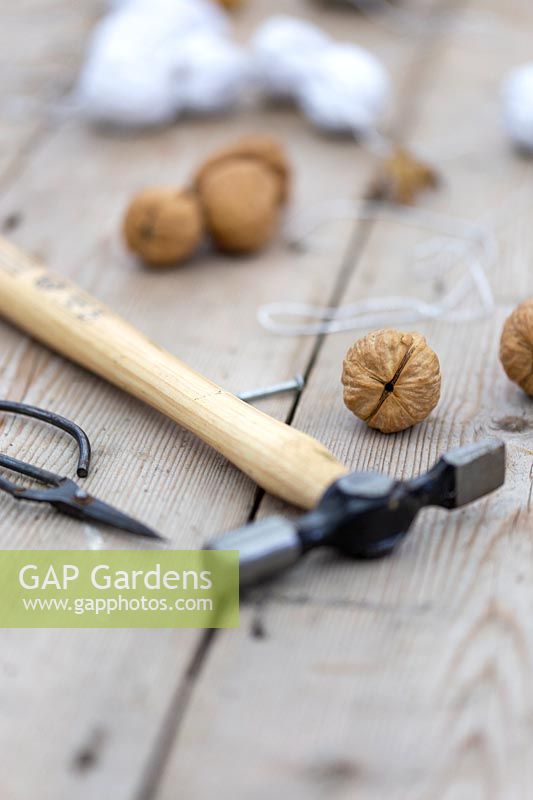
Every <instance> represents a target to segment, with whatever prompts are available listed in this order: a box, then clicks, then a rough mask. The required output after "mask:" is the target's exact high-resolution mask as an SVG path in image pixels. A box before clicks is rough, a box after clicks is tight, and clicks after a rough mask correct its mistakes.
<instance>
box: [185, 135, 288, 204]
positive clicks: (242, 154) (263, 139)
mask: <svg viewBox="0 0 533 800" xmlns="http://www.w3.org/2000/svg"><path fill="white" fill-rule="evenodd" d="M231 158H246V159H250V160H253V161H261V162H263V163H264V164H265V165H266V166H268V167H269V168H270V169H271V170H273V171H274V172H275V173H276V175H277V176H278V178H279V182H280V200H281V201H282V202H286V201H287V198H288V195H289V182H290V172H291V170H290V166H289V162H288V161H287V156H286V155H285V152H284V150H283V148H282V146H281V145H280V143H279V142H278V141H277V140H276V139H273V138H272V136H261V135H259V134H252V135H250V136H243V137H242V138H241V139H238V140H237V141H236V142H234V144H231V145H228V146H227V147H224V148H221V149H220V150H218V151H217V152H215V153H214V155H212V156H211V157H210V158H208V159H207V161H204V163H203V164H202V166H201V167H200V169H199V170H198V172H197V174H196V179H195V183H196V188H197V189H198V191H201V187H202V181H203V179H204V178H205V177H206V175H208V173H209V172H210V170H211V169H212V167H214V166H216V165H219V164H221V163H222V162H223V161H227V160H228V159H231Z"/></svg>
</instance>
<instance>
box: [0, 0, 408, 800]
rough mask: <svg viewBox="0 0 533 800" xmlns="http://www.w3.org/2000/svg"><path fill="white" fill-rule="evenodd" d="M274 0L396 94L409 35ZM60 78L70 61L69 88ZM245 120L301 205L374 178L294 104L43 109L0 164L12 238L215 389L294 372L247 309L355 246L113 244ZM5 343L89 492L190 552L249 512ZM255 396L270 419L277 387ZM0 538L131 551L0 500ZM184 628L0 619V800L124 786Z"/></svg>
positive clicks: (158, 431)
mask: <svg viewBox="0 0 533 800" xmlns="http://www.w3.org/2000/svg"><path fill="white" fill-rule="evenodd" d="M280 7H281V8H284V9H285V10H291V11H294V10H297V11H300V12H302V13H303V14H305V15H307V16H309V17H310V18H312V19H316V20H318V21H319V22H324V25H325V26H329V27H330V30H332V32H337V33H340V32H345V31H346V27H347V21H348V20H349V25H350V27H351V28H352V31H351V33H350V36H353V37H354V38H355V37H356V38H357V39H358V41H360V42H361V43H362V44H366V45H367V46H369V47H371V48H372V49H374V50H376V52H378V54H379V55H380V56H382V57H383V58H384V59H385V60H386V61H387V64H388V66H389V68H390V69H391V71H392V72H393V73H394V76H395V80H396V82H397V84H398V90H399V91H401V86H402V82H403V81H404V79H405V78H406V75H407V74H408V66H409V64H410V63H411V60H412V54H411V52H410V47H409V45H408V43H405V42H401V43H398V42H396V41H395V39H394V37H391V36H387V35H385V34H383V32H382V31H380V30H379V29H377V28H375V27H374V26H373V25H371V24H369V23H365V22H363V21H361V20H359V19H358V18H357V17H351V16H350V17H347V16H346V14H345V13H342V12H340V11H339V12H335V13H328V14H326V13H325V12H324V11H323V10H320V11H319V10H318V9H315V8H313V7H312V6H310V5H308V4H307V3H305V2H303V0H301V2H290V1H289V0H285V2H284V3H282V4H280ZM269 11H270V5H269V4H268V3H267V2H266V0H265V1H264V2H258V1H256V2H254V3H250V4H249V6H248V8H247V9H246V10H245V12H244V13H243V15H242V16H241V17H239V21H238V27H239V35H240V36H241V37H242V38H243V39H244V38H246V36H247V34H248V32H249V31H250V30H252V29H253V28H254V27H255V25H256V24H257V22H258V21H259V20H260V19H261V18H263V17H265V16H266V15H267V14H268V13H269ZM26 23H27V18H26V17H25V16H24V15H22V14H21V15H20V16H19V17H18V18H17V19H15V21H14V23H13V25H14V27H13V29H12V32H13V35H15V33H16V31H15V28H16V25H17V24H18V26H19V30H22V29H23V28H24V27H25V25H26ZM21 35H22V34H20V33H19V38H20V36H21ZM77 46H78V47H79V46H80V42H79V40H78V45H77ZM67 72H68V70H67ZM72 78H73V75H72V74H71V73H70V72H69V74H68V75H67V74H65V75H64V77H63V80H64V83H65V85H66V84H67V83H69V82H71V81H72ZM257 129H259V130H263V131H265V130H270V131H272V132H273V133H276V135H278V136H279V137H280V138H282V139H283V140H285V141H286V143H287V147H288V150H289V153H290V155H291V159H292V160H293V162H294V166H295V174H296V176H297V180H296V187H295V198H294V201H293V208H294V210H295V211H299V210H300V209H301V208H302V207H303V208H306V207H307V206H308V204H309V201H310V198H311V200H312V202H313V203H315V202H318V201H321V202H326V203H327V202H329V201H333V200H334V199H336V198H338V197H339V195H342V194H344V195H346V196H348V195H351V194H353V193H354V192H355V193H356V194H357V193H360V192H361V190H362V188H363V187H364V186H365V185H366V183H367V182H368V178H369V175H370V173H371V170H372V163H371V161H370V160H369V159H368V156H367V154H366V153H364V152H363V151H362V150H361V149H360V148H358V147H357V146H356V145H355V144H353V143H350V142H346V143H344V144H340V143H338V142H336V141H331V140H329V141H328V140H324V139H322V138H320V137H319V136H317V135H316V134H315V133H314V132H313V131H312V130H311V129H310V127H309V126H307V125H306V124H305V123H304V122H303V120H302V119H300V118H299V117H298V116H297V115H296V114H294V113H292V112H289V111H279V112H273V111H263V112H257V111H249V112H248V113H243V114H241V115H236V116H235V117H231V118H228V119H224V120H222V119H221V120H218V121H209V122H192V121H191V122H187V123H185V122H182V123H180V124H178V125H177V126H176V127H174V128H171V129H167V130H165V131H158V132H153V133H151V134H144V135H138V136H134V137H127V138H122V137H121V138H117V137H104V136H102V135H101V134H98V133H97V132H95V131H93V130H91V129H89V128H87V126H85V125H83V124H81V123H80V122H78V121H76V120H67V121H63V122H61V121H60V120H55V121H54V122H53V124H52V125H51V127H50V130H49V131H48V132H47V133H46V135H43V136H41V137H40V138H39V140H38V141H37V142H35V143H34V145H33V147H32V148H31V150H28V149H26V150H25V151H24V152H23V154H22V157H20V158H19V161H18V163H17V164H16V170H15V171H14V172H12V173H11V174H9V173H8V174H7V177H6V178H5V180H4V184H3V191H2V195H1V197H0V219H1V218H3V219H9V218H13V216H14V215H18V216H17V219H18V224H17V225H15V226H10V227H11V228H12V230H11V236H12V238H13V240H14V241H16V242H17V243H19V244H20V245H22V246H23V247H25V248H26V249H28V250H29V251H31V252H32V253H33V254H35V255H37V256H39V257H41V258H44V259H45V260H46V261H47V262H49V264H50V265H51V266H52V267H53V268H54V269H56V270H57V271H59V272H63V273H64V274H67V275H69V276H70V277H73V278H75V279H76V280H77V281H78V282H80V283H81V284H82V285H83V286H84V287H85V288H87V289H89V290H90V291H92V292H94V293H95V294H96V295H98V296H99V297H100V298H101V299H102V300H104V301H105V302H107V303H108V304H110V305H111V306H113V307H115V308H116V309H117V310H118V311H119V312H121V313H123V314H125V315H126V316H127V317H128V318H129V319H130V320H131V321H132V322H134V323H135V324H138V325H139V327H141V328H142V329H143V330H144V331H146V332H147V333H148V334H149V335H150V336H152V337H153V338H154V339H156V340H157V341H159V342H160V343H161V344H162V345H164V346H166V347H168V348H169V349H170V350H172V351H173V352H175V353H177V354H178V355H180V356H181V357H182V358H183V359H184V360H186V361H189V362H190V363H191V364H193V365H194V366H195V367H196V368H198V369H200V370H202V371H204V372H206V373H207V374H208V375H209V376H210V377H212V378H214V379H215V380H217V381H219V382H222V383H223V384H224V385H226V386H228V387H229V388H231V389H234V390H238V389H241V388H242V389H248V388H252V387H254V386H257V385H263V384H264V383H269V382H273V381H277V380H280V379H284V378H287V377H290V376H292V375H293V374H294V373H296V372H298V371H301V370H302V369H304V368H305V366H306V364H307V362H308V360H309V356H310V353H311V350H312V346H313V343H312V342H311V341H309V342H307V343H306V344H305V345H304V347H301V345H300V343H299V342H294V341H281V340H273V339H271V337H270V336H268V335H267V334H265V333H264V332H263V331H262V330H261V329H260V328H259V327H258V325H257V324H256V321H255V308H256V306H257V305H258V304H259V303H261V302H266V301H268V300H269V299H273V298H275V297H277V296H278V293H279V291H280V288H283V290H284V291H290V292H291V293H294V294H295V295H299V296H305V297H307V298H308V299H309V300H310V301H317V300H319V299H321V298H323V297H324V296H327V295H328V294H329V293H330V291H331V289H332V286H333V284H334V282H335V279H336V276H337V274H338V266H339V264H340V263H341V260H342V259H343V257H344V254H345V251H346V248H347V243H348V241H349V240H350V236H351V232H352V226H351V225H350V224H344V225H340V226H338V227H337V228H335V229H333V228H332V229H331V233H332V234H333V235H334V237H335V239H336V244H335V246H334V248H333V250H332V251H330V253H329V255H328V260H329V262H330V264H331V266H328V269H327V270H324V259H323V255H322V254H320V253H310V254H307V255H306V256H305V258H304V257H302V259H301V260H299V259H295V257H294V254H293V253H292V252H291V251H289V250H288V249H287V248H286V247H285V246H284V245H283V242H282V241H281V240H280V241H279V242H278V243H277V245H274V246H273V247H272V249H271V250H269V251H268V252H267V253H265V254H264V255H263V256H262V257H260V258H257V259H249V260H246V259H243V260H240V261H238V262H237V261H231V260H229V259H223V258H219V257H216V258H215V257H209V256H205V257H202V258H200V259H198V260H197V261H196V262H195V263H193V264H191V265H189V266H187V267H185V268H183V269H180V270H176V271H173V272H169V273H166V274H164V275H163V274H161V275H156V274H152V273H149V272H146V271H143V270H142V269H140V268H139V267H138V266H137V265H135V264H133V262H132V261H131V260H130V259H129V258H128V257H126V255H125V253H124V251H123V249H122V246H121V244H120V242H119V237H118V227H119V222H120V217H121V214H122V211H123V208H124V205H125V203H126V201H127V199H128V197H129V196H130V195H131V193H132V192H133V191H134V190H136V189H137V188H140V187H142V186H144V185H146V184H149V183H158V182H161V181H163V182H168V181H169V180H171V179H172V180H175V181H177V182H178V181H181V180H184V179H185V178H186V177H187V176H188V175H190V173H191V171H192V169H193V168H194V165H195V164H196V163H197V162H198V161H199V159H200V158H201V157H203V156H204V155H206V154H207V153H209V152H210V151H211V150H212V149H213V148H214V147H215V146H218V145H220V144H223V143H225V142H226V141H227V140H230V139H231V138H233V137H235V136H237V135H239V134H241V133H243V132H247V131H252V130H257ZM17 135H18V134H17ZM169 165H170V166H169ZM309 165H313V169H310V167H309ZM15 177H16V180H15V179H14V178H15ZM0 352H1V359H0V363H1V364H2V365H3V366H2V369H1V371H0V382H1V390H0V391H1V392H2V395H4V396H6V397H10V398H12V399H24V400H27V401H29V402H34V403H36V404H39V405H42V406H45V407H49V408H53V409H55V410H56V411H58V412H60V413H64V414H66V415H67V416H69V417H71V418H74V419H76V420H77V421H78V422H79V423H80V424H82V425H83V426H84V427H85V428H86V429H87V431H88V433H89V434H90V436H91V438H92V441H93V444H94V465H93V470H92V475H91V476H90V477H89V479H88V481H87V488H88V489H89V490H90V491H93V492H94V493H95V494H98V495H101V496H102V497H104V498H105V499H107V500H108V501H109V502H111V503H115V504H117V505H120V506H122V507H123V508H124V509H125V510H127V511H129V512H130V513H132V514H134V515H137V516H138V517H140V518H142V519H144V520H146V521H147V522H149V523H150V524H152V525H153V526H154V527H156V528H158V529H160V530H161V531H162V532H163V533H166V534H168V535H169V536H170V538H171V541H172V543H173V544H174V545H175V546H178V547H189V546H195V545H196V546H197V545H200V544H201V543H202V542H203V541H204V539H205V536H206V535H207V534H211V533H213V532H214V531H216V530H217V529H219V528H220V529H223V528H228V527H232V526H234V525H237V524H240V523H242V522H243V521H244V520H245V519H246V518H247V516H248V514H249V513H250V511H251V509H252V507H253V502H254V497H255V487H254V486H253V484H252V483H251V482H250V481H248V480H247V479H245V478H244V477H243V476H242V475H240V474H239V473H238V472H237V471H236V470H234V469H233V468H231V467H230V466H229V465H227V464H225V463H224V462H223V461H222V459H220V458H219V457H218V456H217V455H216V454H214V453H212V452H211V451H209V450H208V449H207V448H204V447H203V446H201V445H200V444H199V443H198V442H196V441H194V440H193V439H192V437H190V436H188V435H187V434H185V433H184V432H183V431H180V430H178V429H177V428H176V427H175V426H174V425H172V424H170V423H168V422H167V421H165V420H164V419H162V418H161V417H160V416H159V415H157V414H156V413H155V412H152V411H150V410H149V409H147V408H145V407H144V406H142V405H141V404H140V403H137V402H134V401H132V400H130V399H129V398H127V397H125V396H124V395H123V394H121V393H120V392H118V391H116V390H114V389H112V388H110V387H108V386H105V385H104V384H103V383H102V382H100V381H98V380H97V379H95V378H93V377H91V376H89V375H87V374H86V373H84V372H82V371H81V370H78V369H76V368H74V367H72V366H70V365H68V364H66V363H65V362H64V361H63V360H61V359H59V358H57V357H55V356H53V355H51V354H50V353H48V352H47V351H46V350H45V349H43V348H41V347H38V346H37V345H35V344H33V343H31V342H29V341H28V340H27V339H26V338H25V337H23V336H22V335H21V334H20V333H18V332H17V331H15V330H13V329H11V328H10V327H8V326H5V325H2V326H1V337H0ZM265 407H266V408H267V409H268V410H269V411H271V412H272V413H273V414H275V415H278V416H280V417H282V418H283V417H285V416H286V415H287V413H288V411H289V409H290V407H291V400H290V399H284V400H277V401H272V402H270V403H268V404H266V405H265ZM0 438H1V442H0V444H1V446H2V448H3V449H6V448H8V447H9V452H13V453H15V452H16V453H17V455H19V457H22V458H25V459H27V460H34V461H37V462H40V463H46V465H47V466H49V467H50V468H51V469H54V470H56V471H59V472H62V471H64V472H67V471H70V470H71V469H72V453H71V451H70V449H68V450H66V449H65V448H64V442H63V440H59V439H58V438H57V437H53V436H52V435H50V434H48V433H46V432H44V431H41V430H40V429H37V427H36V426H33V425H28V424H26V423H25V424H22V423H21V422H18V421H15V420H9V421H6V423H5V424H4V425H3V427H2V430H1V434H0ZM45 446H46V447H47V449H46V456H45V454H44V447H45ZM3 502H4V501H3ZM14 532H16V533H15V534H14ZM0 541H1V543H2V546H4V547H99V548H105V547H127V546H132V543H131V542H130V541H129V540H128V539H126V538H125V537H123V536H119V535H115V534H113V533H107V532H106V533H105V535H104V534H103V533H102V532H101V531H97V530H96V529H94V528H92V527H90V526H80V525H77V524H76V523H74V522H69V521H67V520H64V519H61V518H59V517H58V516H51V515H50V512H48V511H46V510H39V511H38V512H35V511H34V510H33V509H31V510H24V509H21V508H17V509H15V508H14V507H13V504H10V503H9V501H8V500H6V501H5V503H4V505H3V516H2V519H1V520H0ZM137 544H138V543H137V542H135V545H137ZM198 639H199V637H198V635H197V633H196V632H183V631H179V632H168V631H146V632H143V631H124V632H122V633H120V634H118V633H117V632H111V631H93V632H85V631H52V632H41V633H38V634H35V633H33V632H27V631H26V632H24V631H10V632H9V631H8V632H6V631H4V632H0V654H1V655H0V659H1V664H2V667H3V673H4V674H5V676H6V679H5V681H3V682H2V686H1V688H0V708H2V710H3V717H2V718H3V719H4V725H3V726H1V728H0V747H1V749H2V755H3V764H4V769H3V771H2V776H1V778H0V789H2V790H3V796H6V797H9V798H10V800H11V798H13V800H22V799H24V800H25V798H27V797H29V796H33V795H35V794H36V793H38V794H39V797H40V798H42V800H48V798H54V800H55V798H57V797H63V796H75V797H76V798H79V799H80V800H83V798H86V797H87V798H89V797H94V796H99V797H102V798H108V797H109V798H111V797H112V798H113V800H122V798H130V797H132V796H134V794H135V791H136V788H137V787H138V786H139V783H140V781H141V778H142V777H143V776H144V774H145V772H146V768H147V766H148V765H149V763H150V758H151V756H152V755H153V753H154V751H156V750H157V748H158V746H159V744H160V742H162V741H163V742H164V740H165V733H166V730H165V727H164V725H165V721H166V720H167V719H168V718H169V717H170V718H172V714H173V713H174V712H175V711H176V709H179V706H180V702H181V697H182V692H183V685H184V681H185V686H186V685H187V678H186V677H185V678H184V676H187V674H188V672H187V670H188V668H189V664H190V659H191V658H193V657H194V656H195V652H196V651H195V645H196V644H197V642H198ZM29 764H31V769H27V768H26V765H29Z"/></svg>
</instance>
